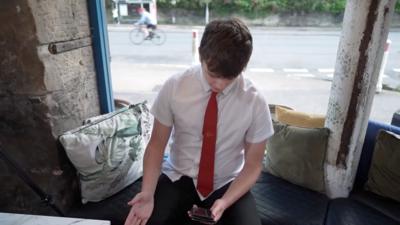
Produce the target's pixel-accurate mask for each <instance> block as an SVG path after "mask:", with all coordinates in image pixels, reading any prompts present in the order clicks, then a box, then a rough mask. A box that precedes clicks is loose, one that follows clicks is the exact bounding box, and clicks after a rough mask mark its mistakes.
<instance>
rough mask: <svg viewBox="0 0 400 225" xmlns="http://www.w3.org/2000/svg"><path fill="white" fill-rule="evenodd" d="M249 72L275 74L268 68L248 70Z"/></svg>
mask: <svg viewBox="0 0 400 225" xmlns="http://www.w3.org/2000/svg"><path fill="white" fill-rule="evenodd" d="M249 71H250V72H254V73H273V72H275V71H274V70H273V69H270V68H250V69H249Z"/></svg>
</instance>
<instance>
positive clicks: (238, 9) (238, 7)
mask: <svg viewBox="0 0 400 225" xmlns="http://www.w3.org/2000/svg"><path fill="white" fill-rule="evenodd" d="M205 1H208V2H210V5H209V7H210V9H211V10H213V11H214V12H215V13H221V14H226V13H232V12H235V13H244V14H248V15H249V14H270V13H281V12H300V13H312V12H326V13H343V11H344V9H345V7H346V0H175V2H176V4H175V5H173V4H171V2H172V0H158V1H157V4H158V6H159V7H161V8H173V7H176V8H183V9H189V10H202V9H203V8H204V2H205ZM395 11H396V12H400V2H397V3H396V8H395Z"/></svg>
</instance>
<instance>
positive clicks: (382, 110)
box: [111, 62, 400, 123]
mask: <svg viewBox="0 0 400 225" xmlns="http://www.w3.org/2000/svg"><path fill="white" fill-rule="evenodd" d="M188 66H189V65H188ZM188 66H183V65H182V66H179V67H173V66H169V65H149V64H147V65H146V64H142V65H135V64H128V63H118V62H112V63H111V72H112V84H113V90H114V97H115V98H120V99H124V100H128V101H130V102H131V103H137V102H142V101H148V102H149V103H150V104H152V103H153V102H154V99H155V97H156V96H157V93H158V91H159V90H160V88H161V86H162V84H163V83H164V81H165V80H166V79H168V77H170V76H171V75H173V74H176V73H178V72H181V71H183V70H184V69H185V68H187V67H188ZM245 76H246V77H248V78H249V79H251V80H252V81H254V83H255V84H256V85H257V86H258V88H259V90H260V91H261V92H262V93H263V94H264V96H265V98H266V100H267V101H268V103H271V104H279V105H286V106H289V107H291V108H293V109H295V110H297V111H301V112H306V113H314V114H323V115H325V114H326V112H327V108H328V102H329V96H330V89H331V84H332V82H331V81H330V80H322V79H315V78H310V77H299V76H290V75H282V74H274V73H265V72H262V71H261V72H252V71H246V73H245ZM399 109H400V92H396V91H391V90H383V91H382V92H380V93H377V94H375V97H374V102H373V105H372V110H371V116H370V119H372V120H376V121H381V122H385V123H390V122H391V120H392V116H393V113H394V112H396V111H397V110H399Z"/></svg>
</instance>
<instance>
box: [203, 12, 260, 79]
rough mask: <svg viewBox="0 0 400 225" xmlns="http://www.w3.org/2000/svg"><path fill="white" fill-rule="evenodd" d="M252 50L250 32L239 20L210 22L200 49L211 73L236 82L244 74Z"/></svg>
mask: <svg viewBox="0 0 400 225" xmlns="http://www.w3.org/2000/svg"><path fill="white" fill-rule="evenodd" d="M252 51H253V38H252V37H251V34H250V31H249V29H248V28H247V26H246V25H245V24H244V23H243V22H242V21H241V20H239V19H236V18H233V19H229V20H214V21H212V22H210V23H209V24H208V25H207V26H206V29H205V31H204V34H203V37H202V39H201V43H200V47H199V53H200V60H201V62H202V63H205V64H206V65H207V68H208V70H209V71H210V72H213V73H216V74H218V76H219V77H222V78H226V79H233V78H235V77H237V76H238V75H239V74H240V73H241V72H242V71H243V69H244V68H245V67H246V65H247V63H248V62H249V59H250V56H251V53H252Z"/></svg>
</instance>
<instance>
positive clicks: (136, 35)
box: [129, 29, 144, 45]
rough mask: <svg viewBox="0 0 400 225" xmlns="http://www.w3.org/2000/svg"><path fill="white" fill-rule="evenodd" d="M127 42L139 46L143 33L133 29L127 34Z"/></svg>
mask: <svg viewBox="0 0 400 225" xmlns="http://www.w3.org/2000/svg"><path fill="white" fill-rule="evenodd" d="M129 40H130V41H131V42H132V44H134V45H140V44H141V43H142V42H143V41H144V33H143V32H142V31H141V30H140V29H133V30H131V32H129Z"/></svg>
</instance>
